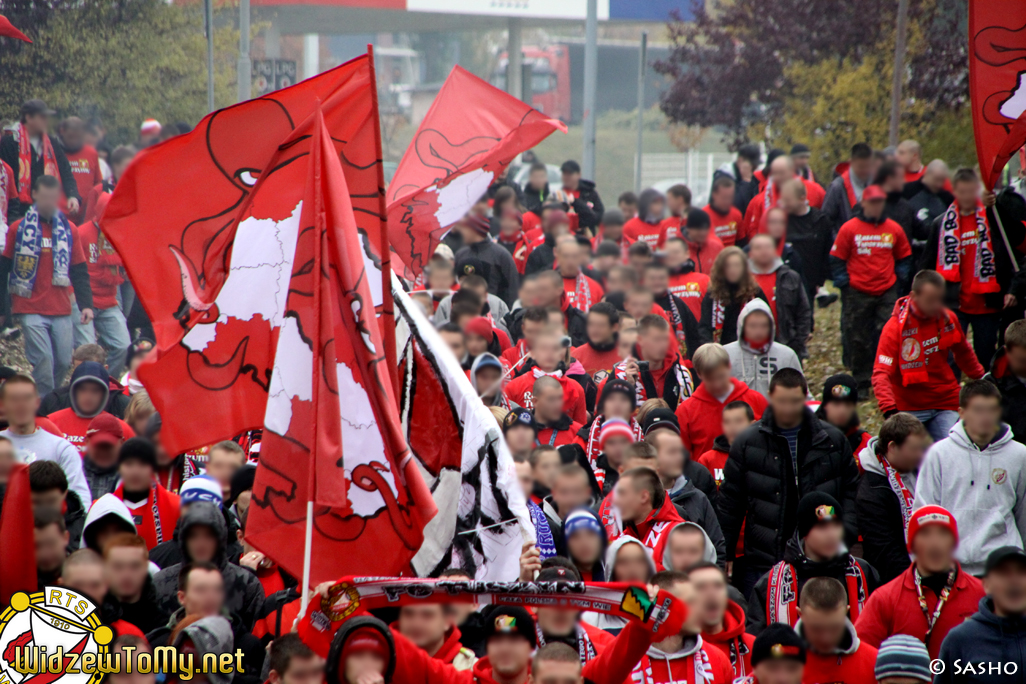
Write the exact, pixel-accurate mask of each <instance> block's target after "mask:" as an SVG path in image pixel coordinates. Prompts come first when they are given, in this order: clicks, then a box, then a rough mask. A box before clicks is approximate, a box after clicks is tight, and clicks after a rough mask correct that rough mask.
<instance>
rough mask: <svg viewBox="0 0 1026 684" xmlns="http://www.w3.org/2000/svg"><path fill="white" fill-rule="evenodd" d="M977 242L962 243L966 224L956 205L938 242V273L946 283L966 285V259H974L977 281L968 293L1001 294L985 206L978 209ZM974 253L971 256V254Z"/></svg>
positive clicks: (950, 209) (944, 222) (968, 287)
mask: <svg viewBox="0 0 1026 684" xmlns="http://www.w3.org/2000/svg"><path fill="white" fill-rule="evenodd" d="M975 218H976V235H975V239H972V240H963V239H962V227H961V226H962V222H961V215H960V214H959V210H958V205H957V204H954V203H953V204H952V205H951V206H950V207H948V210H947V211H945V212H944V216H943V218H941V228H940V237H939V239H938V240H937V272H938V273H940V274H941V275H942V276H944V279H945V280H947V281H949V282H953V283H957V282H961V281H962V258H963V257H965V256H971V257H972V260H973V277H972V279H971V280H969V281H968V282H966V283H965V285H964V286H963V287H964V288H965V290H966V292H970V293H973V294H988V293H991V292H1000V291H1001V286H1000V285H999V284H998V281H997V269H996V268H995V265H994V243H993V240H992V239H991V235H990V225H989V224H988V223H987V210H986V209H984V207H983V204H981V203H977V205H976V215H975ZM970 250H971V252H970Z"/></svg>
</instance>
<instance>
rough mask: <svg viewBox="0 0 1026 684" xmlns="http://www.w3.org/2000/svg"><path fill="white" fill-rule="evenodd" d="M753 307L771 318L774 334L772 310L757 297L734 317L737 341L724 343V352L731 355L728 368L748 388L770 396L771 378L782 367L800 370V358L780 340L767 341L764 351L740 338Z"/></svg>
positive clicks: (772, 335) (772, 337) (772, 336)
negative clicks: (735, 318) (756, 349)
mask: <svg viewBox="0 0 1026 684" xmlns="http://www.w3.org/2000/svg"><path fill="white" fill-rule="evenodd" d="M753 311H762V312H763V313H764V314H766V315H767V316H769V319H770V339H771V340H773V339H775V338H776V336H777V322H776V320H774V318H773V311H772V310H771V309H770V305H769V304H767V303H766V302H765V301H763V300H762V299H761V298H759V297H756V298H755V299H753V300H752V301H750V302H748V303H747V304H745V306H744V308H743V309H741V313H740V314H739V315H738V317H737V341H736V342H731V343H730V344H728V345H726V346H724V349H726V350H727V355H728V356H730V372H731V374H732V375H733V376H734V377H735V378H738V379H739V380H743V381H744V383H745V384H746V385H748V386H749V387H750V388H752V389H753V390H755V391H756V392H759V393H760V394H762V395H763V396H764V397H767V398H768V397H769V386H770V378H772V377H773V374H774V373H776V372H777V371H778V370H780V369H781V368H794V369H795V370H797V371H799V372H802V362H801V361H799V360H798V355H797V354H795V353H794V352H793V351H792V350H791V348H790V347H788V346H787V345H785V344H780V343H779V342H776V341H774V342H770V345H769V348H768V349H767V350H766V353H765V354H759V353H758V352H756V351H755V350H754V349H752V348H751V347H749V346H748V344H746V343H745V342H744V341H743V339H744V338H743V336H742V334H741V333H742V331H744V329H745V319H746V318H748V316H749V315H751V313H752V312H753Z"/></svg>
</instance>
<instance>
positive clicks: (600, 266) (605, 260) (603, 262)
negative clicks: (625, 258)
mask: <svg viewBox="0 0 1026 684" xmlns="http://www.w3.org/2000/svg"><path fill="white" fill-rule="evenodd" d="M618 263H620V259H619V258H618V257H615V256H600V257H595V258H594V259H592V261H591V267H592V268H593V269H595V270H596V271H598V272H599V273H602V274H603V275H604V274H606V273H609V272H610V271H611V270H612V269H613V268H614V267H615V266H616V265H617V264H618Z"/></svg>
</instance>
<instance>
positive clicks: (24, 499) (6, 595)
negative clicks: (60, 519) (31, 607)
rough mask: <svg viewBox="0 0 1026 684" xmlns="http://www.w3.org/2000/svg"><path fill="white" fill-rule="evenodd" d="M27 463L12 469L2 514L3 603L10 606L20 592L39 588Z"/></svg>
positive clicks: (0, 603)
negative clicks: (5, 560)
mask: <svg viewBox="0 0 1026 684" xmlns="http://www.w3.org/2000/svg"><path fill="white" fill-rule="evenodd" d="M28 470H29V469H28V466H27V465H25V464H24V463H17V464H15V465H14V467H13V468H12V469H11V476H10V478H9V479H8V480H7V490H6V491H5V492H4V509H3V513H2V514H0V549H3V551H4V557H5V558H7V559H8V562H6V563H2V564H0V606H9V605H10V604H11V596H13V595H14V594H15V593H17V592H19V591H24V592H27V593H32V592H33V591H36V589H37V586H36V537H35V534H36V532H35V524H34V523H33V519H32V490H31V489H30V488H29V475H28Z"/></svg>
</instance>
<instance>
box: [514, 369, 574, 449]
mask: <svg viewBox="0 0 1026 684" xmlns="http://www.w3.org/2000/svg"><path fill="white" fill-rule="evenodd" d="M537 379H538V378H536V377H534V370H533V369H532V370H529V371H527V372H526V373H524V374H523V375H521V376H520V377H519V378H514V379H513V380H511V381H510V383H509V384H508V385H506V387H505V388H504V389H503V390H502V391H503V393H504V394H505V395H506V398H507V399H509V400H510V401H512V402H514V403H516V404H519V405H520V406H523V407H524V408H526V409H531V410H534V394H533V390H534V383H535V381H536V380H537ZM556 380H559V384H560V385H562V386H563V413H565V414H567V415H568V416H570V418H571V419H572V420H573V421H574V422H577V423H585V422H587V420H588V407H587V403H586V399H585V396H584V389H583V388H582V387H581V385H580V383H578V382H577V381H576V380H571V379H570V378H568V377H567V376H566V373H564V374H563V375H562V376H561V377H558V378H556ZM574 432H575V434H576V430H575V431H574Z"/></svg>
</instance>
